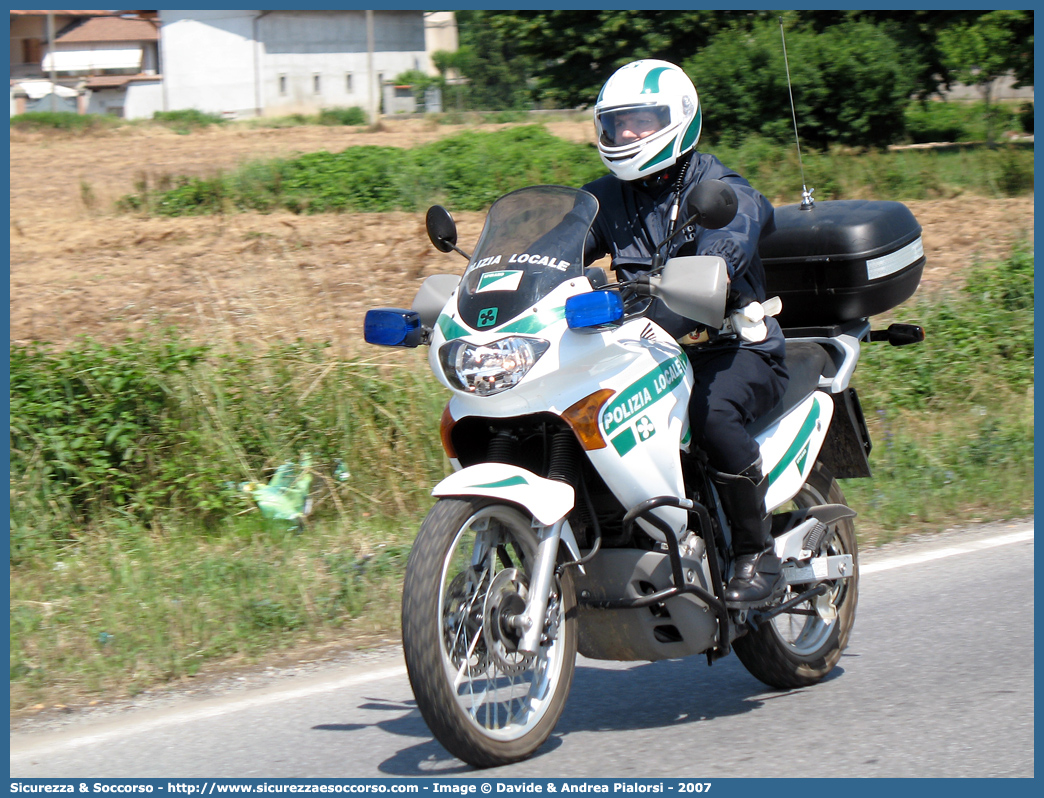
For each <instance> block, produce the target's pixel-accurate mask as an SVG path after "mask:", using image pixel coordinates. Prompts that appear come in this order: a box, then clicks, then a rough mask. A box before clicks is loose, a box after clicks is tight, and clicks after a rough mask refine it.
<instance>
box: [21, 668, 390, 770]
mask: <svg viewBox="0 0 1044 798" xmlns="http://www.w3.org/2000/svg"><path fill="white" fill-rule="evenodd" d="M405 675H406V666H405V665H396V666H393V667H389V668H382V669H380V670H376V671H368V672H366V673H356V674H352V675H351V676H347V677H342V678H340V679H333V680H324V681H317V682H316V683H314V684H311V685H308V686H306V687H296V688H290V689H287V690H278V691H276V692H268V691H266V692H264V693H263V694H260V695H254V696H250V697H245V698H238V699H231V700H229V699H216V700H215V702H214V703H213V704H210V705H208V706H202V707H196V708H193V709H185V710H180V711H174V712H164V713H163V714H161V715H159V716H157V717H152V718H149V719H147V720H140V721H132V722H130V723H120V724H119V726H117V727H113V728H111V729H105V730H102V731H96V732H88V733H86V734H82V735H77V736H75V737H71V736H69V737H66V736H65V735H70V734H77V732H76V730H68V731H64V730H63V731H59V732H55V733H54V736H53V737H52V736H51V735H47V736H48V737H49V738H50V739H48V740H47V741H41V743H42V744H35V741H33V740H30V739H25V738H22V739H21V740H17V741H16V740H12V741H11V761H12V762H14V761H16V760H18V759H25V758H26V757H30V756H40V755H44V754H49V753H54V752H55V751H63V750H70V749H73V748H81V747H83V746H85V745H94V744H97V743H104V742H108V741H110V740H114V739H117V738H120V737H128V736H131V735H135V734H141V733H142V732H148V731H152V730H153V729H160V728H163V727H165V726H172V725H174V724H177V723H190V722H193V721H197V720H206V719H207V718H216V717H220V716H222V715H230V714H232V713H234V712H240V711H242V710H244V709H253V708H255V707H263V706H268V705H270V704H278V703H280V702H282V701H292V700H293V699H295V698H307V697H309V696H313V695H318V694H320V693H328V692H332V691H334V690H341V689H344V688H346V687H355V686H357V685H361V684H368V683H370V682H377V681H380V680H382V679H394V678H398V677H402V676H405Z"/></svg>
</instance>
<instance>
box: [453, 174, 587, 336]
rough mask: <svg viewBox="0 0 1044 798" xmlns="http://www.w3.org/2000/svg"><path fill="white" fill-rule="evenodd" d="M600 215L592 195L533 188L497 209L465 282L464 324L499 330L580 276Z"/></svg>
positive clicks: (501, 202)
mask: <svg viewBox="0 0 1044 798" xmlns="http://www.w3.org/2000/svg"><path fill="white" fill-rule="evenodd" d="M597 214H598V200H596V199H595V198H594V196H593V195H591V194H588V193H587V192H586V191H580V190H579V189H575V188H568V187H566V186H531V187H529V188H523V189H519V190H518V191H513V192H511V193H510V194H505V195H504V196H503V197H501V198H500V199H498V200H497V201H496V202H495V203H493V206H492V207H491V208H490V209H489V214H488V215H487V216H486V224H485V227H483V228H482V235H481V236H479V241H478V246H477V247H476V249H475V254H474V256H473V257H472V259H471V262H470V263H469V264H468V268H467V269H466V270H465V272H464V276H463V278H462V279H461V284H460V285H461V289H460V293H459V295H458V298H457V310H458V311H459V313H460V317H461V319H462V320H463V321H464V323H465V324H467V325H468V326H469V327H471V328H472V329H476V330H484V329H492V328H494V327H499V326H500V325H502V324H504V323H506V322H508V321H510V320H511V319H513V318H515V317H516V316H519V315H521V314H522V313H525V312H527V311H530V309H531V308H532V307H533V305H535V304H536V303H537V302H539V301H540V300H541V299H542V298H543V297H545V296H546V295H547V294H548V293H550V292H551V291H553V290H554V289H555V288H556V287H557V286H558V285H560V284H561V283H562V282H564V281H566V280H571V279H575V278H576V277H579V276H581V275H582V274H583V257H584V241H585V239H586V238H587V231H588V230H590V229H591V225H592V224H593V223H594V220H595V216H596V215H597Z"/></svg>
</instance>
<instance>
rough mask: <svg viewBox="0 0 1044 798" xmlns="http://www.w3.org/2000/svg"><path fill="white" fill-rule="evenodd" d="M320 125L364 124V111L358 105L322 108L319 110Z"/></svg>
mask: <svg viewBox="0 0 1044 798" xmlns="http://www.w3.org/2000/svg"><path fill="white" fill-rule="evenodd" d="M318 122H319V124H320V125H365V124H366V112H365V111H363V109H362V108H359V107H358V106H352V107H351V108H323V109H322V110H321V111H320V112H319V117H318Z"/></svg>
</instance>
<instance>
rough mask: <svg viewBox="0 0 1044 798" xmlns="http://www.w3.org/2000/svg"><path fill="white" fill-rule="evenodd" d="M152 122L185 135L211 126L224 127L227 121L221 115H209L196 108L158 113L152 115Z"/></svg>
mask: <svg viewBox="0 0 1044 798" xmlns="http://www.w3.org/2000/svg"><path fill="white" fill-rule="evenodd" d="M152 121H154V122H157V123H159V124H161V125H163V126H165V127H169V128H170V129H171V130H174V131H175V132H177V133H182V134H184V133H191V132H192V131H193V130H198V129H199V128H201V127H207V126H209V125H223V124H225V121H226V120H225V118H224V117H223V116H221V115H220V114H208V113H206V112H204V111H199V110H197V109H195V108H187V109H184V110H181V111H156V112H155V113H154V114H153V115H152Z"/></svg>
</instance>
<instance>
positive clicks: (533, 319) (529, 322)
mask: <svg viewBox="0 0 1044 798" xmlns="http://www.w3.org/2000/svg"><path fill="white" fill-rule="evenodd" d="M564 318H565V305H562V306H560V307H557V308H547V309H546V310H542V311H540V312H539V313H533V312H530V313H528V314H526V315H525V316H524V317H522V318H521V319H515V320H514V321H510V322H508V323H507V324H506V325H504V326H503V327H501V328H500V329H499V330H496V332H503V333H522V334H524V335H525V334H533V333H538V332H541V331H543V330H545V329H547V328H548V327H550V326H551V325H552V324H556V323H557V322H560V321H562V319H564Z"/></svg>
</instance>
